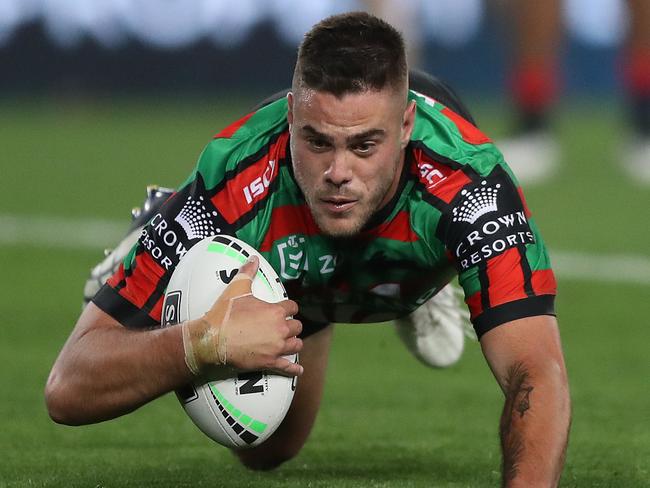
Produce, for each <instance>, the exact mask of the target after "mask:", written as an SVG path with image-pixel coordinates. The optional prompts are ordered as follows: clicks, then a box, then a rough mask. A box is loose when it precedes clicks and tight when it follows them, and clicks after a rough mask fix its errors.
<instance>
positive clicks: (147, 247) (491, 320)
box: [93, 91, 556, 337]
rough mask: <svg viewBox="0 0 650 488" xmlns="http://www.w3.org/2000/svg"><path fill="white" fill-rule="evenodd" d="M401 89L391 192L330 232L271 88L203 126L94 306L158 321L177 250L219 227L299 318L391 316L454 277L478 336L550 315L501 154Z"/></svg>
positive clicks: (536, 243) (536, 251) (543, 270)
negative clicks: (401, 131) (223, 121)
mask: <svg viewBox="0 0 650 488" xmlns="http://www.w3.org/2000/svg"><path fill="white" fill-rule="evenodd" d="M409 97H410V99H412V100H415V101H416V104H417V111H416V122H415V127H414V130H413V134H412V136H411V141H410V144H409V145H408V146H407V148H406V157H405V164H404V169H403V172H402V174H401V176H400V182H399V187H398V190H397V192H396V194H395V196H394V197H393V198H392V200H391V201H390V202H389V203H388V204H387V205H385V206H384V207H383V208H382V209H380V210H379V211H378V212H377V213H376V214H375V215H374V216H373V217H372V218H371V220H370V221H369V222H368V223H367V225H366V226H365V227H364V229H363V230H362V232H361V233H360V234H359V235H358V236H357V237H355V238H352V239H345V240H341V239H334V238H330V237H328V236H325V235H322V234H321V232H320V231H319V229H318V227H317V225H316V224H315V222H314V219H313V217H312V215H311V212H310V210H309V207H308V206H307V204H306V203H305V199H304V197H303V195H302V192H301V191H300V188H299V187H298V186H297V184H296V182H295V179H294V176H293V174H292V164H291V154H290V151H289V131H288V125H287V121H286V113H287V102H286V99H280V100H278V101H276V102H274V103H271V104H270V105H267V106H265V107H264V108H261V109H260V110H257V111H255V112H253V113H250V114H248V115H246V116H245V117H243V118H241V119H239V120H238V121H236V122H234V123H233V124H231V125H230V126H228V127H226V128H225V129H223V130H222V131H221V132H219V133H218V134H217V135H216V136H215V137H214V139H213V140H212V141H211V142H210V143H209V144H208V145H207V146H206V148H205V149H204V150H203V152H202V154H201V155H200V157H199V160H198V163H197V165H196V168H195V169H194V171H193V172H192V174H191V175H190V176H189V178H188V179H187V180H186V181H185V182H184V183H183V184H182V185H180V187H179V188H178V190H177V192H176V193H174V194H173V195H172V196H171V197H170V198H169V199H168V201H167V202H165V204H164V205H163V206H162V207H161V209H160V211H159V212H158V213H156V214H155V215H154V216H153V218H152V219H151V221H150V222H149V223H148V225H147V226H146V227H145V228H144V230H143V232H142V235H141V237H140V240H139V241H138V243H137V244H136V245H135V246H134V248H133V249H132V250H131V252H130V253H129V254H128V256H127V257H126V258H125V260H124V262H123V264H122V265H121V266H120V268H119V269H118V270H117V272H116V273H115V274H114V275H113V276H112V277H111V278H110V279H109V280H108V282H107V283H106V285H104V287H103V288H102V289H101V290H100V291H99V292H98V294H97V295H96V296H95V298H94V299H93V301H94V303H95V304H97V305H98V306H99V307H100V308H101V309H103V310H104V311H105V312H107V313H108V314H110V315H111V316H113V317H114V318H115V319H117V320H118V321H119V322H120V323H122V324H123V325H125V326H127V327H133V328H144V327H152V326H155V325H157V324H159V323H160V317H161V310H162V303H163V299H164V293H165V288H166V285H167V283H168V281H169V278H170V276H171V273H172V272H173V270H174V268H175V266H176V265H177V264H178V262H179V259H180V258H182V256H183V255H184V254H185V253H186V252H187V250H188V249H189V248H190V247H191V246H192V245H193V244H195V243H196V242H198V241H199V240H201V239H202V238H204V237H208V236H211V235H215V234H228V235H233V236H235V237H237V238H239V239H241V240H243V241H245V242H247V243H248V244H250V245H251V246H253V247H255V248H256V249H258V250H259V251H260V252H261V253H262V255H263V256H264V257H265V258H266V259H267V260H268V261H269V262H270V263H271V265H272V266H273V268H274V269H275V270H276V271H277V273H278V275H279V276H280V279H281V280H282V282H283V283H284V285H285V287H286V289H287V292H288V294H289V297H290V298H291V299H293V300H295V301H297V302H298V305H299V307H300V317H301V318H302V319H304V320H305V322H306V323H309V322H314V323H324V322H344V323H366V322H368V323H372V322H381V321H386V320H391V319H394V318H397V317H401V316H404V315H406V314H408V313H410V312H412V311H413V310H415V309H416V308H417V307H418V306H420V305H421V304H423V303H424V302H425V301H426V300H428V299H429V298H430V297H432V296H433V295H434V294H435V293H436V292H437V291H439V290H440V289H441V288H442V287H443V286H445V284H447V283H448V282H449V281H450V280H452V279H453V278H454V277H455V276H456V275H457V276H458V280H459V283H460V285H461V286H462V288H463V289H464V292H465V302H466V303H467V305H468V307H469V310H470V314H471V320H472V323H473V325H474V328H475V329H476V332H477V334H478V336H479V337H480V336H481V335H482V334H484V333H485V332H486V331H488V330H490V329H491V328H493V327H496V326H498V325H500V324H502V323H504V322H507V321H510V320H514V319H518V318H523V317H527V316H533V315H543V314H554V305H553V300H554V295H555V292H556V283H555V278H554V275H553V271H552V270H551V266H550V262H549V258H548V254H547V251H546V248H545V245H544V242H543V240H542V237H541V235H540V232H539V230H538V228H537V226H536V224H535V221H534V219H533V218H532V216H531V213H530V211H529V209H528V207H527V205H526V202H525V200H524V196H523V194H522V192H521V188H520V187H519V185H518V184H517V182H516V179H515V177H514V176H513V174H512V173H511V171H510V169H509V168H508V166H507V165H506V164H505V163H504V161H503V157H502V155H501V153H500V152H499V151H498V150H497V149H496V147H495V146H494V145H493V144H492V142H491V141H490V139H489V138H488V137H486V136H485V135H484V134H483V133H482V132H481V131H479V130H478V129H477V128H476V127H475V126H473V125H472V124H470V123H469V122H467V121H466V120H465V119H463V118H462V117H461V116H459V115H458V114H456V113H455V112H453V111H452V110H450V109H449V108H447V107H445V106H444V105H442V104H440V103H439V102H437V101H435V100H433V99H431V98H429V97H427V96H424V95H422V94H419V93H417V92H413V91H411V92H410V94H409Z"/></svg>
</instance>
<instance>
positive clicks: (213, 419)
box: [162, 236, 302, 448]
mask: <svg viewBox="0 0 650 488" xmlns="http://www.w3.org/2000/svg"><path fill="white" fill-rule="evenodd" d="M251 257H254V258H253V259H252V260H249V258H251ZM247 261H248V262H247ZM258 263H259V267H258ZM296 310H297V308H296V307H295V303H293V302H291V301H287V300H286V292H285V290H284V287H283V286H282V283H281V282H280V279H279V277H278V276H277V274H276V273H275V271H274V270H273V268H272V267H271V265H270V264H269V263H268V262H267V261H266V260H265V259H264V258H263V257H262V256H261V255H260V254H259V253H258V252H257V251H255V250H254V249H253V248H252V247H250V246H248V245H247V244H246V243H244V242H242V241H240V240H238V239H235V238H233V237H228V236H214V237H209V238H206V239H204V240H202V241H200V242H199V243H197V244H195V245H194V246H193V247H192V248H191V249H190V250H189V251H188V253H187V254H186V255H185V256H184V257H183V259H181V261H180V263H179V264H178V266H177V267H176V269H175V271H174V273H173V275H172V277H171V280H170V282H169V284H168V287H167V292H166V294H165V301H164V304H163V314H162V315H163V326H169V325H173V324H181V325H180V326H181V327H183V345H184V348H185V356H186V358H185V359H186V362H187V364H188V367H189V368H190V369H191V370H192V371H193V372H194V373H195V374H196V379H195V381H194V382H193V383H192V384H190V385H187V387H186V388H183V389H181V390H179V391H177V392H176V393H177V396H178V398H179V400H180V402H181V404H182V405H183V408H184V409H185V411H186V413H187V414H188V415H189V417H190V418H191V419H192V421H193V422H194V423H195V424H196V425H197V426H198V427H199V429H200V430H201V431H202V432H204V433H205V434H206V435H208V436H209V437H210V438H212V439H213V440H215V441H217V442H219V443H220V444H222V445H224V446H227V447H231V448H242V447H252V446H256V445H258V444H260V443H262V442H263V441H264V440H266V439H267V438H268V437H269V436H270V435H271V434H272V433H273V431H274V430H275V429H276V428H277V426H278V425H279V424H280V423H281V422H282V420H283V418H284V416H285V415H286V412H287V410H288V408H289V405H290V403H291V400H292V399H293V393H294V390H295V386H296V378H295V377H291V376H284V375H280V374H275V373H279V372H282V373H284V374H300V372H301V369H302V367H301V366H300V365H298V364H297V362H298V355H297V351H298V349H299V348H300V345H301V342H300V340H299V339H296V338H295V336H296V335H297V334H299V333H300V328H301V326H300V322H298V321H296V320H293V319H291V318H290V315H291V314H293V313H296ZM279 339H281V340H279ZM280 344H283V345H282V346H280ZM224 365H225V366H224ZM242 370H244V371H245V372H242Z"/></svg>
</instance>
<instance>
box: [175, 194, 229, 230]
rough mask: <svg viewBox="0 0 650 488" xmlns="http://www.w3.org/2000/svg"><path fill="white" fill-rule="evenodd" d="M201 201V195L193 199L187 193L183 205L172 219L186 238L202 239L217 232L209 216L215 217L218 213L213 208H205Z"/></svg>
mask: <svg viewBox="0 0 650 488" xmlns="http://www.w3.org/2000/svg"><path fill="white" fill-rule="evenodd" d="M203 202H204V200H203V197H202V196H201V197H199V199H198V200H195V199H193V198H192V195H189V196H188V197H187V200H186V201H185V205H183V208H182V209H181V211H180V212H179V213H178V215H177V216H176V218H175V219H174V220H175V221H176V222H178V223H179V224H180V226H181V228H182V229H183V231H185V235H186V236H187V238H188V239H203V238H205V237H210V236H213V235H215V234H217V233H218V232H219V230H218V229H217V228H215V226H214V225H213V224H212V221H211V220H210V219H211V217H216V216H217V215H218V213H217V212H216V211H214V210H213V211H212V212H210V211H209V210H208V209H207V208H205V205H204V203H203Z"/></svg>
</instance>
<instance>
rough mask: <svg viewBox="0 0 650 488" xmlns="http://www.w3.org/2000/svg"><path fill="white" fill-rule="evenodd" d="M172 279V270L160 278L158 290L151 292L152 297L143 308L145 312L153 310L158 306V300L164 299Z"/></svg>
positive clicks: (157, 284)
mask: <svg viewBox="0 0 650 488" xmlns="http://www.w3.org/2000/svg"><path fill="white" fill-rule="evenodd" d="M174 269H176V268H174ZM171 277H172V270H169V271H165V274H164V275H162V276H161V277H160V279H159V280H158V283H156V288H155V289H154V291H152V292H151V295H149V298H147V301H146V302H144V306H143V308H144V309H145V310H153V307H154V306H155V305H156V303H158V300H160V298H163V299H164V297H165V290H166V289H167V285H168V284H169V280H170V279H171Z"/></svg>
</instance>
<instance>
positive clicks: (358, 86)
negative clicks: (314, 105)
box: [293, 12, 408, 97]
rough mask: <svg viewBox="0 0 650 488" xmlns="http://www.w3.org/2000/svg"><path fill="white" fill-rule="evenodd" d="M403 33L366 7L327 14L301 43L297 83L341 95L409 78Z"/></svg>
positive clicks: (395, 84) (398, 85) (397, 85)
mask: <svg viewBox="0 0 650 488" xmlns="http://www.w3.org/2000/svg"><path fill="white" fill-rule="evenodd" d="M407 71H408V69H407V65H406V51H405V48H404V39H403V38H402V35H401V34H400V33H399V32H398V31H397V30H396V29H395V28H394V27H393V26H391V25H390V24H388V23H386V22H384V21H383V20H381V19H379V18H377V17H374V16H372V15H370V14H368V13H366V12H349V13H345V14H340V15H333V16H331V17H328V18H326V19H324V20H322V21H320V22H319V23H318V24H316V25H315V26H314V27H312V29H311V30H310V31H309V32H308V33H307V34H305V37H304V39H303V42H302V43H301V45H300V48H299V49H298V60H297V62H296V68H295V71H294V74H293V89H294V90H296V89H297V88H299V87H301V86H306V87H308V88H311V89H313V90H318V91H325V92H328V93H332V94H333V95H335V96H337V97H341V96H343V95H344V94H346V93H359V92H362V91H366V90H381V89H383V88H384V87H386V86H388V85H390V86H392V87H393V88H395V89H399V88H401V87H402V86H404V84H405V83H407Z"/></svg>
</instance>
